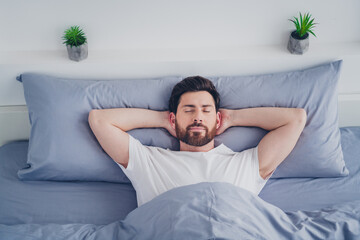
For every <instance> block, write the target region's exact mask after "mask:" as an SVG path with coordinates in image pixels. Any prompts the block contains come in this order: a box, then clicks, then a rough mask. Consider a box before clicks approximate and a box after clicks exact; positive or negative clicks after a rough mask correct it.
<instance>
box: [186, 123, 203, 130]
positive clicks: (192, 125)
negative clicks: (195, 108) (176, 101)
mask: <svg viewBox="0 0 360 240" xmlns="http://www.w3.org/2000/svg"><path fill="white" fill-rule="evenodd" d="M192 127H203V128H205V129H206V130H207V129H208V128H207V127H206V126H205V125H203V124H202V123H193V124H191V125H189V126H187V128H186V130H189V129H190V128H192Z"/></svg>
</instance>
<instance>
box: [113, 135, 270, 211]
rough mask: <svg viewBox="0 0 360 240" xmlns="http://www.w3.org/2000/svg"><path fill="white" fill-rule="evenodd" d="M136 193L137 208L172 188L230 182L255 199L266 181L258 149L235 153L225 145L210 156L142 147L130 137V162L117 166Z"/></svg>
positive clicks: (205, 153)
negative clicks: (125, 165)
mask: <svg viewBox="0 0 360 240" xmlns="http://www.w3.org/2000/svg"><path fill="white" fill-rule="evenodd" d="M118 165H119V166H120V168H121V169H122V170H123V171H124V173H125V175H126V176H127V177H128V178H129V179H130V181H131V183H132V184H133V186H134V188H135V190H136V196H137V202H138V206H141V205H142V204H144V203H146V202H148V201H150V200H151V199H153V198H154V197H156V196H158V195H160V194H161V193H163V192H166V191H168V190H170V189H172V188H176V187H180V186H185V185H190V184H195V183H200V182H227V183H231V184H234V185H235V186H238V187H241V188H245V189H247V190H249V191H250V192H253V193H255V194H256V195H257V194H259V193H260V191H261V189H262V188H263V187H264V185H265V183H266V181H267V180H264V179H263V178H262V177H261V176H260V174H259V161H258V151H257V147H255V148H250V149H247V150H245V151H242V152H233V151H232V150H231V149H230V148H228V147H226V146H225V145H224V144H221V145H219V146H217V147H216V148H213V149H212V150H210V151H208V152H188V151H172V150H169V149H163V148H159V147H149V146H144V145H142V144H141V143H140V142H139V140H137V139H135V138H133V137H132V136H130V135H129V162H128V165H127V168H126V169H125V168H124V167H123V166H122V165H121V164H118Z"/></svg>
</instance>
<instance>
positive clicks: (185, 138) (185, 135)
mask: <svg viewBox="0 0 360 240" xmlns="http://www.w3.org/2000/svg"><path fill="white" fill-rule="evenodd" d="M175 131H176V136H177V138H178V139H179V140H180V141H182V142H184V143H186V144H188V145H191V146H196V147H201V146H204V145H206V144H208V143H209V142H211V141H212V140H213V139H214V137H215V134H216V126H214V127H213V128H212V129H211V130H210V131H209V129H208V128H207V127H205V135H203V134H202V133H201V132H190V131H189V130H188V129H181V128H180V126H179V125H178V124H177V122H175Z"/></svg>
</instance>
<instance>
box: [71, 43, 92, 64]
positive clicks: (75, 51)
mask: <svg viewBox="0 0 360 240" xmlns="http://www.w3.org/2000/svg"><path fill="white" fill-rule="evenodd" d="M66 48H67V52H68V55H69V58H70V59H71V60H73V61H77V62H79V61H81V60H84V59H86V58H87V57H88V46H87V43H85V44H83V45H81V46H77V47H71V46H70V45H67V46H66Z"/></svg>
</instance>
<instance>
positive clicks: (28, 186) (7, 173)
mask: <svg viewBox="0 0 360 240" xmlns="http://www.w3.org/2000/svg"><path fill="white" fill-rule="evenodd" d="M340 130H341V136H342V147H343V151H344V158H345V162H346V165H347V167H348V169H349V171H350V175H349V176H347V177H343V178H292V179H270V180H269V181H268V183H267V184H266V186H265V187H264V189H263V190H262V192H261V193H260V197H261V198H262V199H264V200H265V201H267V202H269V203H271V204H273V205H275V206H277V207H279V208H281V209H282V210H284V211H296V210H305V211H306V210H318V209H321V208H324V207H329V206H332V205H335V204H338V203H343V202H350V201H353V200H360V127H346V128H341V129H340ZM27 148H28V141H15V142H11V143H8V144H6V145H4V146H2V147H1V148H0V224H7V225H12V224H22V223H39V224H43V223H59V224H65V223H89V224H96V225H104V224H109V223H111V222H114V221H116V220H120V219H124V218H125V216H126V215H127V214H128V213H129V212H131V211H132V210H133V209H135V208H136V206H137V205H136V193H135V191H134V189H133V187H132V186H131V185H130V184H119V183H107V182H55V181H20V180H19V179H18V177H17V171H18V170H19V169H21V168H23V167H24V166H26V154H27Z"/></svg>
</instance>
